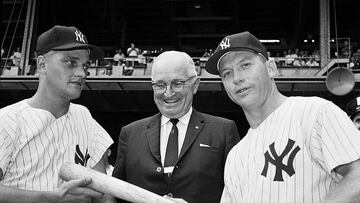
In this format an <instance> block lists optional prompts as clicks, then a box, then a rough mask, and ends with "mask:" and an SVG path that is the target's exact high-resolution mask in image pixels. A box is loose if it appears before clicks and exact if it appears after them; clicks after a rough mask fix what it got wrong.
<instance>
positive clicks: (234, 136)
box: [224, 121, 240, 161]
mask: <svg viewBox="0 0 360 203" xmlns="http://www.w3.org/2000/svg"><path fill="white" fill-rule="evenodd" d="M229 125H230V126H229V128H228V129H229V130H228V133H227V135H226V147H225V154H224V156H225V157H224V161H225V160H226V158H227V155H228V154H229V152H230V150H231V149H232V148H233V147H234V146H235V145H236V144H237V143H238V142H239V141H240V135H239V132H238V129H237V127H236V124H235V122H234V121H231V122H230V124H229Z"/></svg>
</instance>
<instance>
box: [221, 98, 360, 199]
mask: <svg viewBox="0 0 360 203" xmlns="http://www.w3.org/2000/svg"><path fill="white" fill-rule="evenodd" d="M289 139H291V140H294V141H295V145H294V147H292V150H293V149H294V148H295V146H299V147H300V151H298V153H297V154H296V155H295V159H294V162H293V166H294V170H295V174H293V175H292V176H290V175H288V174H287V173H286V172H285V171H281V172H282V177H283V181H274V177H275V173H276V167H275V165H274V164H271V163H269V166H268V170H267V176H266V177H265V176H263V175H261V173H262V170H263V169H264V164H265V156H264V154H265V153H266V152H267V151H268V152H269V151H270V150H269V145H271V144H272V143H275V145H274V148H275V151H276V154H277V155H280V154H281V153H282V152H283V151H284V149H285V147H286V145H287V144H288V140H289ZM359 143H360V133H359V131H358V130H357V129H356V127H355V126H354V124H353V123H352V122H351V120H350V119H349V118H348V116H347V115H346V113H345V112H343V111H342V110H341V109H340V108H338V107H337V106H336V105H334V104H333V103H331V102H329V101H326V100H324V99H321V98H318V97H307V98H306V97H289V98H288V99H287V100H286V101H285V102H284V103H283V104H282V105H281V106H280V107H278V108H277V109H276V110H275V111H274V112H273V113H272V114H270V115H269V116H268V117H267V118H266V119H265V120H264V121H263V123H261V125H260V126H259V127H258V128H256V129H249V130H248V133H247V135H246V136H245V137H244V138H243V139H242V140H241V141H240V142H239V143H238V144H237V145H236V146H235V147H234V148H233V149H232V150H231V151H230V153H229V155H228V158H227V161H226V165H225V175H224V176H225V188H224V191H223V195H222V200H221V202H224V203H225V202H226V203H227V202H234V203H238V202H321V201H322V200H323V199H324V197H325V196H326V194H327V192H328V190H329V188H331V187H335V186H336V184H337V182H338V181H339V180H340V175H338V174H335V173H334V171H333V169H334V168H335V167H337V166H339V165H342V164H345V163H349V162H352V161H354V160H357V159H359V157H360V148H359V147H356V145H357V146H358V145H359ZM270 154H271V153H270ZM289 154H290V153H289ZM289 154H287V155H286V156H285V157H284V159H283V160H282V163H283V164H285V165H286V164H287V161H288V159H289ZM272 156H273V155H272Z"/></svg>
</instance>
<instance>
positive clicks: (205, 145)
mask: <svg viewBox="0 0 360 203" xmlns="http://www.w3.org/2000/svg"><path fill="white" fill-rule="evenodd" d="M200 147H211V146H210V145H207V144H201V143H200Z"/></svg>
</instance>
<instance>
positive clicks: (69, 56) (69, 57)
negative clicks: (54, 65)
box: [64, 54, 90, 64]
mask: <svg viewBox="0 0 360 203" xmlns="http://www.w3.org/2000/svg"><path fill="white" fill-rule="evenodd" d="M64 58H67V59H70V60H75V61H78V60H80V57H77V56H71V55H68V54H66V55H65V56H64ZM84 64H90V59H88V60H86V61H85V63H84Z"/></svg>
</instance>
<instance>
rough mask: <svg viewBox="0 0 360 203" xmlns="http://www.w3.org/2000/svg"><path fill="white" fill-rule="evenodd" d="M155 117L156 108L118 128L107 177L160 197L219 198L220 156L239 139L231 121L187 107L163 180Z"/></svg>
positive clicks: (157, 118) (158, 115)
mask: <svg viewBox="0 0 360 203" xmlns="http://www.w3.org/2000/svg"><path fill="white" fill-rule="evenodd" d="M160 120H161V114H160V113H158V114H156V115H154V116H152V117H149V118H145V119H142V120H139V121H136V122H134V123H131V124H129V125H127V126H125V127H123V128H122V129H121V133H120V136H119V145H118V154H117V160H116V164H115V167H114V172H113V176H114V177H117V178H119V179H122V180H125V181H127V182H129V183H132V184H135V185H137V186H140V187H142V188H144V189H147V190H150V191H152V192H154V193H157V194H159V195H161V196H162V195H165V194H169V193H171V194H172V195H173V197H177V198H183V199H185V200H186V201H188V202H204V203H207V202H219V201H220V198H221V194H222V190H223V187H224V179H223V172H224V165H225V160H226V156H227V154H228V153H229V151H230V149H231V148H232V147H233V146H234V145H235V144H236V143H237V142H238V141H239V139H240V137H239V134H238V131H237V128H236V124H235V122H234V121H231V120H228V119H225V118H220V117H215V116H211V115H208V114H204V113H200V112H197V111H196V110H193V113H192V115H191V117H190V121H189V125H188V128H187V131H186V135H185V140H184V143H183V146H182V149H181V151H180V155H179V159H178V162H177V164H176V166H175V169H174V171H173V173H172V176H171V181H168V179H167V177H166V176H165V175H164V173H163V168H162V164H161V159H160ZM200 144H201V145H202V146H200ZM204 145H208V146H210V147H204ZM171 194H170V195H171Z"/></svg>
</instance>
